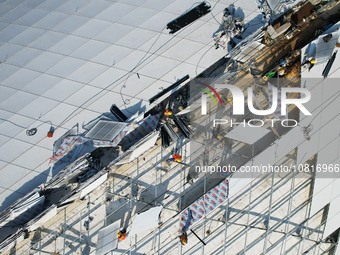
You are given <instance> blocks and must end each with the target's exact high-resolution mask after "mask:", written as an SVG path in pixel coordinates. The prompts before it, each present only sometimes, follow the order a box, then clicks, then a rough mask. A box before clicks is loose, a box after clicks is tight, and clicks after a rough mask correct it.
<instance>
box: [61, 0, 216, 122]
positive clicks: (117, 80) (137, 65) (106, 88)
mask: <svg viewBox="0 0 340 255" xmlns="http://www.w3.org/2000/svg"><path fill="white" fill-rule="evenodd" d="M219 1H220V0H218V1H217V2H216V3H215V5H214V6H213V7H212V9H211V10H213V9H214V8H215V6H216V5H217V3H218V2H219ZM194 5H195V4H194ZM194 5H193V6H194ZM184 13H185V12H184ZM163 30H164V29H163ZM163 30H162V31H161V32H160V34H159V36H158V38H159V37H160V35H161V34H162V32H163ZM182 31H184V29H183V30H181V31H180V32H178V33H176V34H175V35H174V36H173V37H171V38H170V39H169V40H168V41H166V42H165V43H164V44H162V45H161V46H160V47H159V48H158V49H157V50H155V51H154V52H153V53H152V54H151V55H150V56H148V57H146V58H145V56H146V55H147V54H148V53H149V52H146V54H145V55H144V56H143V57H142V59H144V58H145V59H144V60H142V61H139V62H138V64H136V66H135V67H133V68H132V69H131V70H130V71H129V72H128V73H126V74H124V75H122V76H120V77H119V78H117V79H116V80H114V81H113V82H111V83H110V84H108V85H107V86H106V87H104V88H103V89H101V90H100V91H98V92H97V93H96V94H94V96H93V97H91V98H89V99H87V100H86V101H85V102H83V103H82V104H81V105H80V106H78V107H77V108H76V109H75V110H73V111H72V112H71V113H70V114H69V115H68V116H67V117H66V118H65V119H64V120H63V121H62V122H61V123H60V124H59V125H57V126H56V127H55V129H58V128H60V127H62V125H64V124H65V123H66V122H67V121H68V120H69V119H70V118H71V117H72V116H73V115H74V114H75V113H76V112H77V111H78V110H79V109H81V108H83V106H84V105H85V104H87V103H88V102H90V101H91V100H92V99H93V98H95V97H97V96H98V95H100V94H101V93H102V92H103V91H105V90H108V88H109V87H111V86H112V85H113V84H115V83H117V82H119V81H121V80H122V79H124V78H125V77H127V76H129V75H130V76H129V77H131V73H133V72H134V71H135V70H136V69H137V68H138V67H139V66H140V65H142V64H143V63H144V62H145V61H147V60H148V59H149V58H150V57H152V56H153V55H154V54H155V53H156V52H157V51H158V50H160V49H161V48H163V47H164V46H165V45H166V44H168V43H169V42H170V41H171V40H173V39H174V38H175V37H177V36H178V35H179V34H180V33H181V32H182ZM157 40H158V39H157ZM157 40H156V41H157ZM156 41H155V42H154V43H153V45H154V44H155V43H156ZM153 45H151V47H150V49H149V51H150V50H151V48H152V47H153ZM123 86H124V85H123ZM125 87H126V86H125ZM123 88H124V87H123ZM120 93H121V91H120ZM121 96H122V99H123V102H124V105H126V103H127V102H128V103H129V100H124V97H123V95H122V93H121Z"/></svg>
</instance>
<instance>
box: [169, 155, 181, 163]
mask: <svg viewBox="0 0 340 255" xmlns="http://www.w3.org/2000/svg"><path fill="white" fill-rule="evenodd" d="M170 160H172V161H175V162H177V163H181V162H182V157H181V155H179V154H174V155H172V158H171V159H170Z"/></svg>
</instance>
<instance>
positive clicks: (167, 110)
mask: <svg viewBox="0 0 340 255" xmlns="http://www.w3.org/2000/svg"><path fill="white" fill-rule="evenodd" d="M164 115H165V116H167V117H170V116H172V110H171V109H166V110H165V111H164Z"/></svg>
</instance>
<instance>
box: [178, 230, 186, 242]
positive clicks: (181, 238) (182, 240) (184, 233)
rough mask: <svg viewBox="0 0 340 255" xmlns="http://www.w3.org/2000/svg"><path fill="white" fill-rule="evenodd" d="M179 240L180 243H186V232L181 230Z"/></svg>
mask: <svg viewBox="0 0 340 255" xmlns="http://www.w3.org/2000/svg"><path fill="white" fill-rule="evenodd" d="M179 240H180V241H181V244H182V245H186V244H187V243H188V235H187V232H185V231H183V232H182V234H181V235H180V236H179Z"/></svg>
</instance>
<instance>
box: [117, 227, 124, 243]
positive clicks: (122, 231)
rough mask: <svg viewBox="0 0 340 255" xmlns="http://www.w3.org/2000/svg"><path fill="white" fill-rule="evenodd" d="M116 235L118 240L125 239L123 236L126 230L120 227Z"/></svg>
mask: <svg viewBox="0 0 340 255" xmlns="http://www.w3.org/2000/svg"><path fill="white" fill-rule="evenodd" d="M117 237H118V240H119V241H123V240H125V238H126V230H125V229H122V230H120V231H118V233H117Z"/></svg>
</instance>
